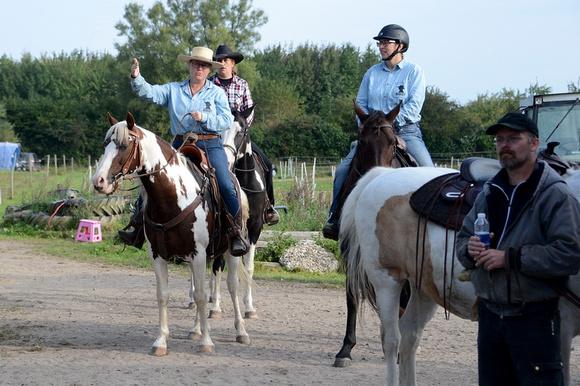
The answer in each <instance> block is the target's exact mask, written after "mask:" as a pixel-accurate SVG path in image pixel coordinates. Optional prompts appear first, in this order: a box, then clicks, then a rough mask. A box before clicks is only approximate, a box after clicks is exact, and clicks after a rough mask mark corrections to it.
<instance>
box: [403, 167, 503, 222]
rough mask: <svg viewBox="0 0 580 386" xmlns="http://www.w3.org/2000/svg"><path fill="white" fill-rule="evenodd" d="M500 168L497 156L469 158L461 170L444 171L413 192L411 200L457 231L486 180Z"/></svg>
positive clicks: (425, 213)
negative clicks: (454, 171)
mask: <svg viewBox="0 0 580 386" xmlns="http://www.w3.org/2000/svg"><path fill="white" fill-rule="evenodd" d="M500 169H501V166H500V164H499V161H497V160H495V159H491V158H481V157H471V158H467V159H466V160H465V161H463V162H462V163H461V166H460V169H459V173H449V174H444V175H442V176H439V177H437V178H434V179H433V180H431V181H429V182H427V183H426V184H425V185H423V186H422V187H420V188H419V189H418V190H417V191H416V192H415V193H413V194H412V195H411V198H410V201H409V203H410V205H411V207H412V208H413V210H414V211H415V212H416V213H417V214H419V215H420V216H422V217H424V218H426V219H427V220H430V221H433V222H435V223H437V224H439V225H441V226H444V227H445V228H446V229H450V230H455V231H457V230H459V228H460V227H461V224H462V223H463V219H464V218H465V216H466V215H467V213H468V212H469V210H470V209H471V208H472V207H473V203H474V202H475V198H476V197H477V195H478V194H479V193H480V192H481V191H482V190H483V185H484V183H485V182H486V181H487V180H489V179H490V178H492V177H493V176H494V175H495V174H497V172H499V170H500Z"/></svg>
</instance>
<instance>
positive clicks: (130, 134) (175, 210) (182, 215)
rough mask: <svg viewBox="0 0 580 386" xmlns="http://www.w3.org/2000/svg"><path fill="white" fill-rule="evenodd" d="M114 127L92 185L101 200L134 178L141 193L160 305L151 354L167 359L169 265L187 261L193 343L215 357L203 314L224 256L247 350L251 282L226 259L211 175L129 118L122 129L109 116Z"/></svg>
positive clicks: (232, 259) (235, 261)
mask: <svg viewBox="0 0 580 386" xmlns="http://www.w3.org/2000/svg"><path fill="white" fill-rule="evenodd" d="M109 123H110V124H111V128H110V129H109V130H108V132H107V134H106V136H105V142H104V145H103V146H104V154H103V156H102V157H101V160H100V162H99V165H98V167H97V170H96V172H95V174H94V176H93V178H92V182H93V185H94V187H95V189H96V190H97V191H98V192H99V193H103V194H111V193H113V192H114V191H115V190H116V188H117V187H118V184H119V183H120V181H122V180H123V179H131V178H135V179H136V181H137V183H138V185H139V187H140V191H141V196H142V197H143V208H144V210H143V212H144V220H145V221H144V228H145V237H146V239H147V241H148V250H149V257H150V260H151V264H152V265H153V269H154V271H155V278H156V282H157V302H158V305H159V333H158V335H157V338H156V340H155V342H154V343H153V347H152V349H151V354H153V355H165V354H166V353H167V338H168V337H169V328H168V313H167V305H168V302H169V287H168V271H167V264H168V262H171V261H185V262H187V263H188V264H189V267H190V270H191V271H192V272H193V275H192V276H193V280H194V284H195V293H194V296H193V297H194V299H195V303H196V306H197V315H196V318H195V321H194V324H193V327H192V329H191V331H190V334H189V337H190V338H191V339H195V338H197V337H200V339H201V343H200V345H201V351H202V352H211V351H213V348H214V344H213V341H212V339H211V337H210V327H209V323H208V320H207V316H206V313H205V308H206V302H207V299H206V294H205V285H204V284H205V277H206V262H207V261H208V260H209V259H211V258H213V257H215V256H221V255H222V254H224V253H225V256H226V259H227V263H228V266H229V268H230V269H229V270H228V288H229V289H230V294H231V296H232V302H233V305H234V311H235V322H234V325H235V328H236V340H237V341H238V342H240V343H249V337H248V334H247V332H246V330H245V327H244V320H243V318H242V315H241V313H240V307H239V303H238V287H239V276H238V275H240V274H241V277H242V279H247V277H244V275H243V273H244V270H243V265H242V264H239V258H236V257H233V256H231V255H230V254H229V252H228V245H227V238H226V237H225V230H224V231H222V229H221V228H220V227H219V224H220V220H221V218H220V217H219V216H218V215H216V213H218V212H217V211H216V212H214V211H213V210H212V207H213V202H212V200H211V198H210V197H211V196H212V194H211V188H210V184H209V182H208V181H209V179H208V178H207V174H204V173H202V172H201V171H200V168H191V167H190V163H188V161H187V160H186V159H185V157H182V155H181V154H180V153H178V152H177V151H176V150H175V149H173V147H172V146H171V145H170V144H169V143H167V142H166V141H164V140H162V139H161V138H159V137H158V136H156V135H155V134H153V133H152V132H150V131H148V130H146V129H144V128H142V127H139V126H137V125H136V124H135V119H134V118H133V116H132V115H131V114H130V113H127V117H126V120H125V121H122V122H118V121H117V120H116V119H114V118H112V117H111V116H110V115H109ZM201 166H203V162H202V163H201ZM206 167H207V165H206ZM242 196H243V195H242ZM214 208H215V207H214ZM242 208H247V202H245V200H242ZM246 210H247V209H246ZM221 223H222V224H223V223H224V222H223V221H221ZM246 275H247V273H246Z"/></svg>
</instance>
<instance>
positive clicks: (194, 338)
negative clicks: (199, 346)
mask: <svg viewBox="0 0 580 386" xmlns="http://www.w3.org/2000/svg"><path fill="white" fill-rule="evenodd" d="M187 340H192V341H194V342H199V341H201V334H199V333H197V332H190V333H189V334H187Z"/></svg>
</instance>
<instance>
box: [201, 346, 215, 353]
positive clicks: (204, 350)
mask: <svg viewBox="0 0 580 386" xmlns="http://www.w3.org/2000/svg"><path fill="white" fill-rule="evenodd" d="M199 352H200V353H202V354H211V353H213V346H212V345H211V344H204V345H201V346H199Z"/></svg>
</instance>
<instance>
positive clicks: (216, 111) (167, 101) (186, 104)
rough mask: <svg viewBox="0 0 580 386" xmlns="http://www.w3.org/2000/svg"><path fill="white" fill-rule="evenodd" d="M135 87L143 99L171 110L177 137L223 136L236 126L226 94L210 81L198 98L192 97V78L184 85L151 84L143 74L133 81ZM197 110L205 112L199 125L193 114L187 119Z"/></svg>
mask: <svg viewBox="0 0 580 386" xmlns="http://www.w3.org/2000/svg"><path fill="white" fill-rule="evenodd" d="M131 87H132V88H133V91H135V93H136V94H137V95H138V96H139V97H141V98H143V99H145V100H148V101H149V102H153V103H155V104H158V105H160V106H163V107H166V108H167V109H168V110H169V121H170V123H171V133H172V134H173V135H176V134H178V135H183V134H185V133H187V132H189V131H193V132H195V133H197V134H201V133H202V131H203V133H205V134H208V133H211V134H219V133H220V132H222V131H224V130H228V129H229V128H230V127H231V126H232V124H233V123H234V117H233V115H232V113H231V111H230V106H229V104H228V98H227V96H226V93H225V92H224V91H223V90H222V89H221V88H220V87H218V86H216V85H215V84H213V83H212V82H210V81H208V80H206V81H205V85H204V86H203V87H202V89H201V90H200V91H199V92H197V93H196V94H195V95H191V89H190V88H189V79H187V80H184V81H183V82H181V83H178V82H171V83H166V84H163V85H151V84H149V83H147V81H146V80H145V78H143V76H141V75H139V76H137V77H136V78H135V79H133V80H132V81H131ZM193 111H201V112H202V119H201V121H199V122H196V121H195V120H194V119H193V118H192V117H191V116H189V115H187V116H186V117H185V118H183V117H184V116H185V115H186V114H189V113H191V112H193ZM182 119H183V121H182ZM200 126H201V127H200Z"/></svg>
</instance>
